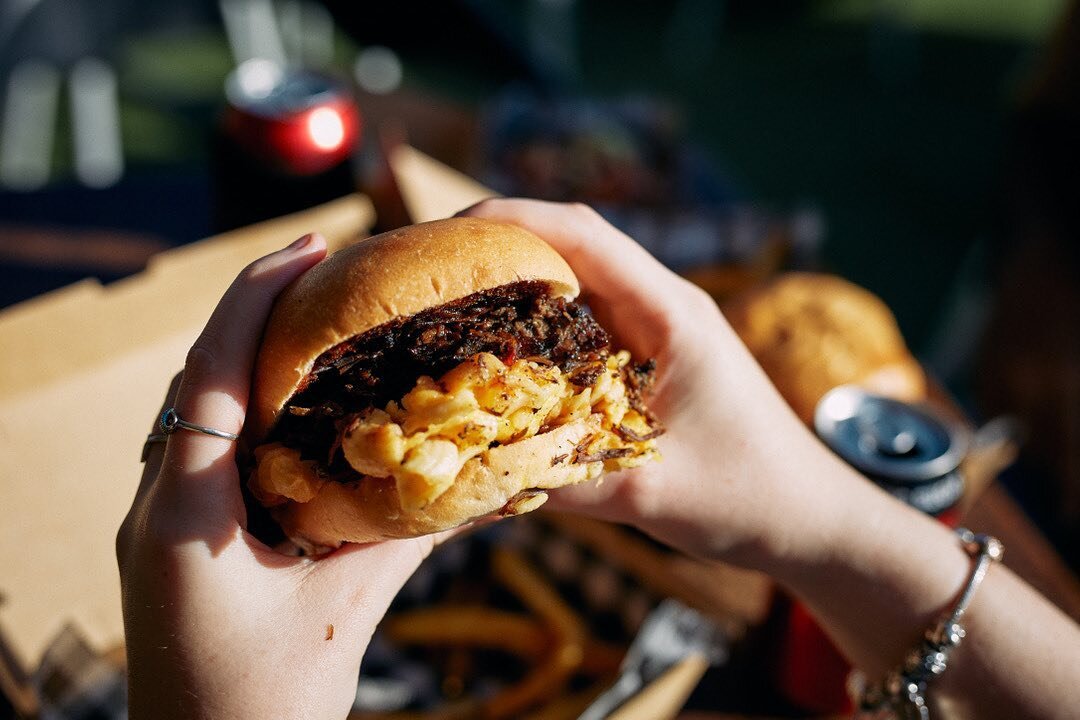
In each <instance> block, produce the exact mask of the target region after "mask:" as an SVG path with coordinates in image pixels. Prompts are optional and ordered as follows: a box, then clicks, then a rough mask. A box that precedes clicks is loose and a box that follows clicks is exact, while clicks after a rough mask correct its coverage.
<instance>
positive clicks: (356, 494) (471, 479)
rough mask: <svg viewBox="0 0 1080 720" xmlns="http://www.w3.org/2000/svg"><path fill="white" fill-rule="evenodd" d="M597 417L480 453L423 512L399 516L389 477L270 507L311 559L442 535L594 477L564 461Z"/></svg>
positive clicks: (593, 471) (594, 467)
mask: <svg viewBox="0 0 1080 720" xmlns="http://www.w3.org/2000/svg"><path fill="white" fill-rule="evenodd" d="M598 429H599V421H598V419H597V416H593V417H592V418H590V419H587V420H580V421H578V422H574V423H571V424H569V425H564V426H562V427H559V428H556V429H554V430H552V431H551V432H547V433H544V434H543V435H537V436H534V437H531V438H528V439H526V440H519V441H517V442H514V443H511V444H509V445H502V446H499V447H496V448H492V449H491V450H488V451H486V452H485V453H484V454H483V455H480V456H478V457H475V458H473V459H472V460H470V461H469V462H467V463H466V464H465V467H463V468H462V470H461V472H460V473H459V474H458V476H457V479H456V480H455V481H454V484H453V485H451V486H450V488H449V489H448V490H447V491H446V492H445V493H443V494H442V495H440V496H439V497H438V498H437V499H436V500H435V501H434V502H432V503H431V504H429V505H428V506H427V507H425V508H424V509H423V510H420V511H418V512H414V513H403V512H402V511H401V507H400V505H399V503H398V496H397V490H396V489H395V487H394V481H393V479H378V478H365V479H364V480H363V481H360V482H357V483H352V484H342V483H337V482H327V483H325V484H324V485H323V486H322V487H321V488H320V490H319V492H318V494H317V495H316V496H315V497H314V498H313V499H312V500H311V501H309V502H306V503H288V504H287V505H284V506H282V507H280V508H275V509H274V510H273V513H274V516H275V518H276V519H277V521H278V522H279V523H280V524H281V527H282V529H283V530H284V531H285V533H286V535H288V536H289V537H290V538H291V539H292V540H293V541H294V542H296V543H297V544H298V545H300V546H301V547H302V548H304V549H305V550H306V551H308V552H309V553H312V554H318V553H320V552H325V551H327V550H330V549H333V548H336V547H338V546H340V545H341V544H342V542H358V543H363V542H373V541H377V540H385V539H387V538H403V537H416V536H419V535H426V534H428V533H434V532H440V531H442V530H449V529H450V528H454V527H458V526H459V525H462V524H464V523H467V522H469V521H470V520H474V519H477V518H482V517H485V516H491V515H500V516H506V515H518V514H522V513H525V512H529V511H531V510H535V509H536V508H537V507H539V506H540V505H542V504H543V502H544V501H545V500H546V499H547V496H546V494H545V493H543V492H540V491H542V490H545V489H552V488H557V487H562V486H564V485H570V484H573V483H577V482H581V481H583V480H586V479H588V478H589V477H595V476H596V475H597V474H598V473H599V472H600V470H601V466H602V463H600V462H595V463H590V464H572V463H570V462H569V460H568V458H570V457H572V456H573V451H574V447H575V446H576V445H577V444H578V443H580V442H581V441H582V440H583V439H585V437H586V436H588V435H590V434H592V433H595V432H597V430H598Z"/></svg>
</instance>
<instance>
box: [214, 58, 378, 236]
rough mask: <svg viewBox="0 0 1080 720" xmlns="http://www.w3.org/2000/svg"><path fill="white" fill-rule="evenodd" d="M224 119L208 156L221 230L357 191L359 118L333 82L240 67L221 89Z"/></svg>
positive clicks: (276, 68) (268, 65)
mask: <svg viewBox="0 0 1080 720" xmlns="http://www.w3.org/2000/svg"><path fill="white" fill-rule="evenodd" d="M225 97H226V101H227V105H226V109H225V112H224V113H223V115H222V119H221V122H220V123H219V127H218V129H217V132H216V135H215V139H214V148H213V169H214V215H215V225H216V226H217V229H218V230H228V229H232V228H236V227H240V226H242V225H248V224H250V223H253V222H258V221H260V220H265V219H268V218H272V217H277V216H280V215H284V214H287V213H290V212H295V211H298V210H303V209H305V208H309V207H313V206H315V205H318V204H320V203H323V202H327V201H329V200H333V199H335V198H338V197H341V196H343V195H347V194H348V193H351V192H353V191H354V190H355V189H356V173H355V168H354V154H355V150H356V148H357V146H358V144H359V141H360V135H361V127H362V122H361V116H360V111H359V109H358V108H357V106H356V102H355V99H354V98H353V95H352V92H351V90H350V89H349V87H348V86H347V85H346V84H345V83H344V82H343V81H340V80H338V79H337V78H335V77H333V76H331V75H328V74H323V73H319V72H314V71H310V70H301V69H292V68H285V67H282V66H281V65H280V64H278V63H276V62H274V61H272V60H267V59H262V58H254V59H251V60H248V61H246V62H243V63H241V64H240V65H239V66H237V68H236V69H235V70H234V71H233V72H232V73H230V74H229V76H228V78H227V79H226V81H225Z"/></svg>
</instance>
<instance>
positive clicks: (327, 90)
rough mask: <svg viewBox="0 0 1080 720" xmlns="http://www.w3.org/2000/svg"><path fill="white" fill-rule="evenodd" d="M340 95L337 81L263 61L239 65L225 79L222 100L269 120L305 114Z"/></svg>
mask: <svg viewBox="0 0 1080 720" xmlns="http://www.w3.org/2000/svg"><path fill="white" fill-rule="evenodd" d="M341 94H342V85H341V83H340V82H339V81H338V80H337V79H336V78H333V77H331V76H329V75H325V74H323V73H317V72H313V71H311V70H304V69H299V68H286V67H282V66H281V65H278V64H277V63H275V62H274V61H272V60H266V59H263V58H254V59H252V60H247V61H245V62H243V63H241V64H240V65H238V66H237V67H236V68H235V69H233V71H232V72H230V73H229V75H228V77H226V78H225V97H226V99H227V100H228V101H229V104H230V105H232V106H233V107H234V108H236V109H238V110H243V111H245V112H248V113H251V114H252V115H256V116H258V117H263V118H268V119H276V118H280V117H284V116H288V115H292V114H294V113H299V112H304V111H305V110H309V109H311V108H313V107H316V106H318V105H321V104H323V103H325V102H328V101H331V100H334V99H335V98H338V97H340V96H341Z"/></svg>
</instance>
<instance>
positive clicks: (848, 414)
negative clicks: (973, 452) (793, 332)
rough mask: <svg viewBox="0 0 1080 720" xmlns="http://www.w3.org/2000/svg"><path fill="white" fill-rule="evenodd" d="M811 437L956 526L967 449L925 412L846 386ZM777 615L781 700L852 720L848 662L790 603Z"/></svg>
mask: <svg viewBox="0 0 1080 720" xmlns="http://www.w3.org/2000/svg"><path fill="white" fill-rule="evenodd" d="M814 429H815V430H816V431H817V434H818V436H819V437H820V438H821V439H822V440H823V441H824V442H825V444H826V445H828V446H829V447H830V448H831V449H832V450H833V452H835V453H836V454H837V455H839V456H840V457H841V458H843V459H844V460H845V461H847V462H848V463H849V464H851V465H853V466H854V467H855V468H856V469H858V470H859V471H861V472H862V473H863V474H865V475H866V476H867V477H868V478H869V479H870V480H872V481H873V482H875V483H876V484H877V485H878V486H879V487H881V488H882V489H883V490H885V491H886V492H888V493H890V494H891V495H893V496H895V497H897V498H899V499H901V500H903V501H904V502H906V503H908V504H909V505H911V506H912V507H915V508H918V509H919V510H922V511H923V512H925V513H927V514H928V515H933V516H934V517H936V518H938V519H939V520H941V521H942V522H944V523H945V524H947V525H949V526H951V527H955V526H956V524H957V522H958V519H959V518H958V514H957V506H958V504H959V501H960V498H961V497H962V496H963V493H964V480H963V475H962V474H961V472H960V461H961V460H963V458H964V455H965V454H966V452H967V448H968V436H967V433H966V432H965V431H964V429H963V428H961V427H959V426H958V425H956V424H955V423H952V422H950V421H949V420H948V419H946V418H945V417H944V416H943V415H942V414H941V413H939V412H937V411H936V410H934V409H933V408H932V407H929V406H926V405H912V404H908V403H903V402H900V401H898V400H893V399H891V398H885V397H880V396H876V395H871V394H870V393H867V392H866V391H864V390H862V389H860V388H857V387H854V386H850V385H845V386H843V387H839V388H836V389H834V390H832V391H830V392H829V393H828V394H826V395H825V397H823V398H822V399H821V402H820V403H819V404H818V407H817V411H816V413H815V417H814ZM777 609H778V611H779V612H781V613H783V615H784V616H785V618H784V619H785V621H786V623H785V624H786V627H785V628H784V632H783V638H782V640H781V643H780V647H779V652H778V655H777V671H778V678H777V681H778V686H779V688H780V690H781V692H782V693H783V694H784V696H785V697H786V698H787V699H788V700H790V701H791V702H792V703H794V704H795V705H797V706H798V707H799V708H801V709H803V710H806V711H809V712H813V713H819V714H828V713H848V712H851V710H852V707H851V701H850V698H849V697H848V694H847V677H848V675H849V674H850V672H851V665H850V664H849V663H848V661H847V659H846V658H845V657H844V656H843V655H842V654H841V653H840V651H839V650H837V649H836V646H835V645H833V643H832V641H831V640H829V638H828V636H827V635H826V634H825V632H824V631H823V630H822V629H821V628H820V627H819V626H818V624H817V622H816V621H815V620H814V618H813V617H812V616H811V614H810V612H809V611H808V610H807V609H806V608H805V607H804V606H803V605H802V604H801V603H799V602H798V601H797V600H794V599H792V598H786V597H785V598H780V599H779V600H778V603H777Z"/></svg>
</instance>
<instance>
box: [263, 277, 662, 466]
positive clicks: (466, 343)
mask: <svg viewBox="0 0 1080 720" xmlns="http://www.w3.org/2000/svg"><path fill="white" fill-rule="evenodd" d="M481 352H487V353H492V354H493V355H496V356H497V357H499V358H500V359H501V360H503V362H506V363H508V364H509V363H512V362H513V361H514V360H515V359H518V358H528V359H530V360H537V361H540V362H547V363H553V364H555V365H558V366H559V368H560V369H561V370H562V371H563V372H565V373H567V374H568V375H569V377H570V380H571V382H572V383H574V384H577V385H579V386H582V387H584V386H586V385H589V384H591V383H592V382H594V381H595V380H596V377H597V374H598V373H599V372H602V371H603V368H604V363H605V361H606V359H607V356H608V354H609V352H610V347H609V339H608V335H607V333H606V332H605V331H604V329H603V328H602V327H600V325H599V324H597V322H596V321H595V320H594V319H593V318H592V316H591V315H590V314H589V313H588V311H587V310H586V309H585V308H584V307H583V306H581V305H578V304H577V303H575V302H573V301H567V300H564V299H562V298H553V297H551V296H550V295H549V294H548V286H547V285H546V284H545V283H542V282H534V281H523V282H518V283H513V284H510V285H504V286H502V287H499V288H495V289H493V290H486V291H484V292H479V293H475V294H473V295H470V296H468V297H465V298H462V299H460V300H456V301H453V302H450V303H447V304H445V305H441V306H439V307H437V308H432V309H430V310H425V311H423V312H420V313H417V314H416V315H413V316H411V317H408V318H404V319H399V320H393V321H391V322H388V323H385V324H383V325H380V326H379V327H376V328H372V329H371V330H368V331H367V332H365V333H362V334H360V335H358V336H356V337H355V338H352V339H350V340H347V341H346V342H343V343H341V344H340V345H337V346H336V347H333V348H331V349H330V350H327V351H326V352H325V353H323V354H322V355H321V356H320V357H319V358H318V359H317V360H316V361H315V366H314V368H313V370H312V372H311V374H310V375H308V377H307V378H305V379H304V381H303V382H302V383H301V385H300V388H299V390H298V392H297V393H296V395H294V396H293V397H292V399H291V400H290V401H289V403H288V405H287V412H285V413H283V414H282V416H281V420H280V421H279V423H278V425H277V427H276V428H275V430H274V436H273V438H272V439H274V440H278V441H280V442H283V443H285V444H286V445H289V446H290V447H295V448H298V449H300V451H301V455H302V456H303V457H305V458H306V459H317V460H320V461H322V462H326V461H327V458H326V456H325V453H326V450H327V448H328V447H329V448H332V449H334V448H335V446H336V443H335V441H336V438H337V435H338V428H337V423H338V421H339V420H340V419H342V418H346V417H349V416H351V415H353V414H355V413H358V412H361V411H363V410H365V409H367V408H368V407H371V406H377V407H382V406H384V405H385V404H386V403H387V402H389V401H390V400H397V399H399V398H401V397H402V396H403V395H404V394H405V393H407V392H408V391H409V390H410V389H412V387H413V385H414V384H415V382H416V379H417V378H418V377H419V376H421V375H429V376H432V377H439V376H441V375H443V374H444V373H446V372H447V371H449V370H450V369H452V368H453V367H456V366H457V365H458V364H460V363H462V362H464V361H465V360H468V359H469V358H471V357H473V356H474V355H476V354H477V353H481ZM641 368H642V366H637V367H634V368H632V369H630V372H629V373H627V374H628V387H629V389H630V393H631V395H632V396H633V397H632V401H634V402H639V403H640V394H641V392H643V390H644V389H645V388H646V387H647V384H648V378H647V377H646V376H647V375H650V374H651V367H650V368H649V369H648V370H645V371H643V370H642V369H641Z"/></svg>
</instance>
